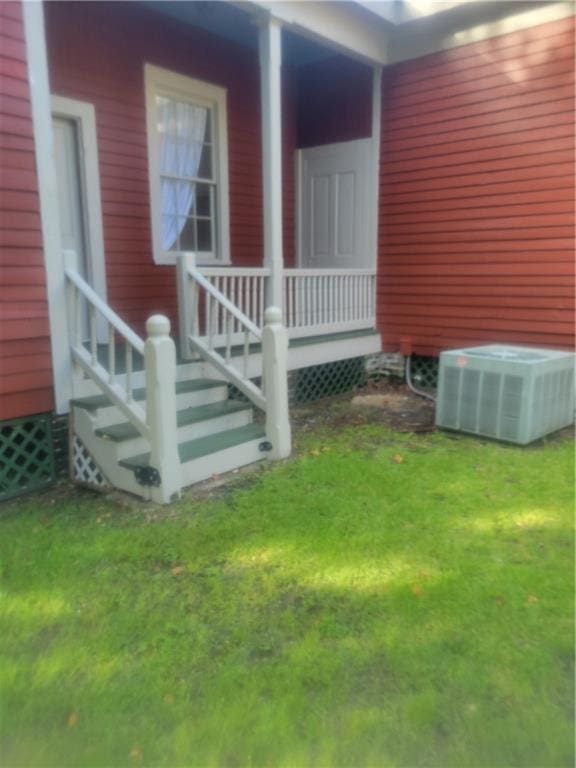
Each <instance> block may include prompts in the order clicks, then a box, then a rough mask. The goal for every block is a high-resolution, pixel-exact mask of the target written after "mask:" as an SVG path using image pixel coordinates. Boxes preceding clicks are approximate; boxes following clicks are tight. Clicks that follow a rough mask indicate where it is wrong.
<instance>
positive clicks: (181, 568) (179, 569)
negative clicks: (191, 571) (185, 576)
mask: <svg viewBox="0 0 576 768" xmlns="http://www.w3.org/2000/svg"><path fill="white" fill-rule="evenodd" d="M185 570H186V568H185V567H184V566H183V565H175V566H174V568H171V569H170V573H171V574H172V576H178V575H179V574H181V573H184V571H185Z"/></svg>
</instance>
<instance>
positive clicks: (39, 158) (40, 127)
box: [22, 2, 72, 413]
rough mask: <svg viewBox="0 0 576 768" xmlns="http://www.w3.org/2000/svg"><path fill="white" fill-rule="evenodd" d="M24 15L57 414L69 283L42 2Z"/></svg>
mask: <svg viewBox="0 0 576 768" xmlns="http://www.w3.org/2000/svg"><path fill="white" fill-rule="evenodd" d="M22 13H23V18H24V34H25V39H26V52H27V57H28V79H29V82H30V103H31V109H32V126H33V132H34V147H35V150H36V171H37V175H38V193H39V199H40V218H41V224H42V245H43V251H44V264H45V268H46V291H47V298H48V321H49V325H50V342H51V343H50V348H51V353H52V375H53V378H54V397H55V402H56V412H57V413H67V412H68V410H69V400H70V397H71V395H72V362H71V357H70V352H69V348H70V344H69V339H68V318H67V314H66V285H65V277H64V263H63V256H62V250H61V243H60V216H59V205H58V181H57V176H56V166H55V162H54V141H53V135H52V133H53V132H52V111H51V104H50V86H49V83H48V61H47V54H46V37H45V32H44V8H43V4H42V3H41V2H24V3H22Z"/></svg>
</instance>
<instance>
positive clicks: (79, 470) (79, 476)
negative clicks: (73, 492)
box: [72, 435, 110, 489]
mask: <svg viewBox="0 0 576 768" xmlns="http://www.w3.org/2000/svg"><path fill="white" fill-rule="evenodd" d="M72 472H73V479H74V480H75V481H76V482H77V483H83V484H85V485H90V486H92V487H93V488H99V489H105V488H110V483H109V482H108V480H107V479H106V477H105V476H104V475H103V473H102V471H101V470H100V468H99V467H98V465H97V464H96V462H95V461H94V459H93V458H92V455H91V454H90V451H89V450H88V449H87V448H86V446H85V445H84V443H83V442H82V441H81V440H80V439H79V438H78V437H77V436H76V435H74V440H73V443H72Z"/></svg>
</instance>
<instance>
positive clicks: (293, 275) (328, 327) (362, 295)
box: [199, 267, 376, 344]
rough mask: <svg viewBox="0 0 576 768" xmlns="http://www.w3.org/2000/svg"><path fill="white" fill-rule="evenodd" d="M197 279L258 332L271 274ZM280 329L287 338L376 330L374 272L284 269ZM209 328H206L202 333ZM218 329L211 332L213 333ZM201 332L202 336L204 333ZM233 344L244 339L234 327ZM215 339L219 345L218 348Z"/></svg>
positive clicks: (219, 273) (219, 270)
mask: <svg viewBox="0 0 576 768" xmlns="http://www.w3.org/2000/svg"><path fill="white" fill-rule="evenodd" d="M199 271H200V272H201V274H202V275H203V276H204V277H205V278H206V279H207V280H208V281H209V282H210V283H211V284H212V285H213V286H214V287H215V288H216V290H217V291H218V292H219V293H222V294H223V295H224V296H225V297H226V298H227V299H228V300H229V301H230V302H231V303H232V304H233V305H234V306H236V307H237V308H238V309H239V310H240V311H241V312H242V313H243V314H244V315H245V316H246V317H248V318H249V319H250V320H251V321H252V322H253V323H254V324H255V325H256V326H258V327H259V328H263V327H264V307H265V297H266V293H267V281H268V279H269V277H270V270H269V269H265V268H253V269H251V268H246V267H245V268H235V267H212V268H200V269H199ZM282 286H283V288H282V291H283V300H284V315H283V320H284V325H285V326H286V329H287V331H288V336H289V337H290V338H299V337H303V336H316V335H318V336H320V335H323V334H329V333H341V332H342V331H354V330H361V329H363V328H374V326H375V323H376V271H375V270H372V269H285V270H283V273H282ZM207 327H208V323H207V322H206V323H204V328H207ZM220 330H221V329H220V328H217V327H216V328H215V333H217V334H218V333H219V331H220ZM202 332H203V331H202V329H201V333H202ZM233 334H234V336H233V343H234V344H240V343H242V339H241V338H240V337H239V336H238V335H237V329H236V327H234V328H233ZM223 342H224V337H223V336H221V335H220V336H219V338H218V339H217V343H219V344H222V343H223Z"/></svg>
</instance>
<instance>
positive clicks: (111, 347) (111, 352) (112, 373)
mask: <svg viewBox="0 0 576 768" xmlns="http://www.w3.org/2000/svg"><path fill="white" fill-rule="evenodd" d="M108 381H109V382H110V384H114V382H115V381H116V341H115V333H114V328H113V326H111V325H108Z"/></svg>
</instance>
